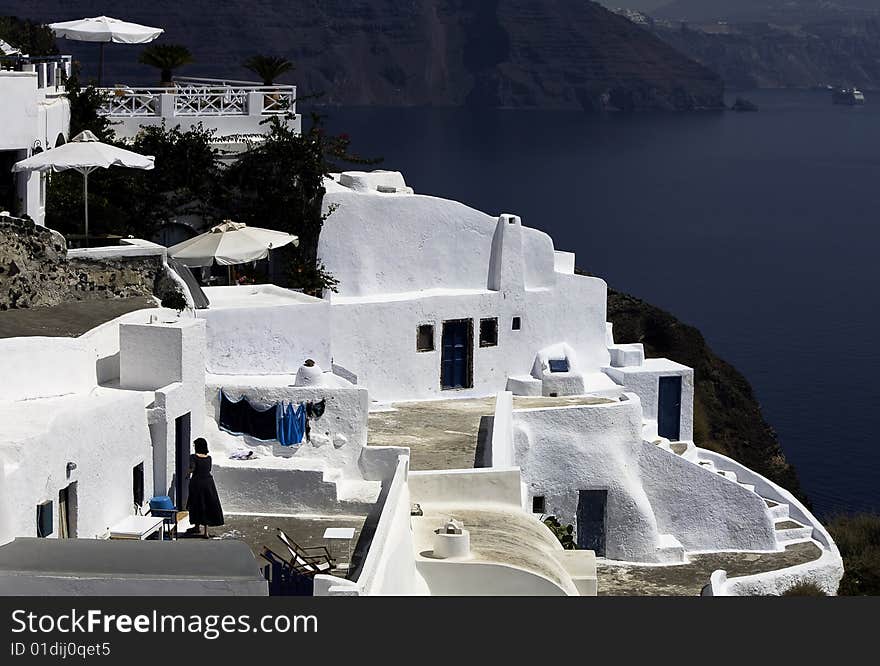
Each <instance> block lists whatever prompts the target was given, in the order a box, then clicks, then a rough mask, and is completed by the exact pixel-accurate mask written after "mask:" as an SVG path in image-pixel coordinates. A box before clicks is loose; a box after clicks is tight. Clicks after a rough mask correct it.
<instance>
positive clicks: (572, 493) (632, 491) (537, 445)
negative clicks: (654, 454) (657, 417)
mask: <svg viewBox="0 0 880 666" xmlns="http://www.w3.org/2000/svg"><path fill="white" fill-rule="evenodd" d="M625 397H626V398H627V399H626V400H624V401H621V402H611V403H606V404H600V405H582V406H574V407H562V408H549V409H525V410H515V411H514V412H513V419H514V439H515V443H516V460H517V462H518V464H519V466H520V468H521V470H522V477H523V480H524V481H525V483H526V484H527V486H528V493H529V497H534V496H536V495H541V496H544V498H545V503H546V513H547V514H553V515H555V516H556V517H557V518H559V520H560V521H561V522H563V524H565V523H570V524H573V525H575V529H577V505H578V491H579V490H590V489H597V490H603V489H604V490H607V491H608V503H607V506H606V526H607V529H606V555H607V557H609V558H612V559H618V560H629V561H642V562H653V561H656V560H657V559H658V557H659V555H658V552H657V546H658V544H659V531H658V527H657V521H656V519H655V517H654V511H653V509H652V506H651V502H650V499H649V498H648V496H647V494H646V493H645V490H644V488H643V486H642V479H641V476H640V466H639V457H640V456H641V454H642V439H641V428H642V410H641V405H640V403H639V399H638V397H636V396H635V395H633V394H631V393H628V394H626V395H625Z"/></svg>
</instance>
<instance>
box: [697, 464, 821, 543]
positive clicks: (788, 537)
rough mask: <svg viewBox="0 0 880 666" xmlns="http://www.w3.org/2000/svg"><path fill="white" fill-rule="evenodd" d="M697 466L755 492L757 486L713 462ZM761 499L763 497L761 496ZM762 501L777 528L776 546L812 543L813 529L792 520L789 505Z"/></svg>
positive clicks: (767, 500) (769, 500) (763, 498)
mask: <svg viewBox="0 0 880 666" xmlns="http://www.w3.org/2000/svg"><path fill="white" fill-rule="evenodd" d="M697 464H698V465H699V466H700V467H702V468H703V469H705V470H706V471H707V472H712V473H714V474H718V475H719V476H723V477H724V478H725V479H727V480H728V481H731V482H733V483H737V484H739V485H740V486H742V487H743V488H745V489H746V490H748V491H749V492H752V493H754V492H755V486H754V485H753V484H751V483H743V482H741V481H738V480H737V478H736V474H735V473H734V472H731V471H726V470H722V469H718V468H716V467H715V463H713V462H712V461H711V460H698V461H697ZM755 494H757V493H755ZM759 497H761V496H760V495H759ZM761 499H762V500H764V504H765V505H766V506H767V515H768V516H769V517H770V520H771V521H772V522H773V526H774V527H775V528H776V545H777V546H778V547H779V549H780V550H783V549H785V547H786V546H788V545H791V544H793V543H800V542H803V541H810V540H811V539H812V537H813V528H812V527H809V526H807V525H804V524H802V523H800V522H798V521H796V520H794V519H793V518H791V517H790V516H789V512H788V509H789V507H788V504H786V503H785V502H777V501H775V500H772V499H768V498H766V497H761Z"/></svg>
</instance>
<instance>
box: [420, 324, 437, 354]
mask: <svg viewBox="0 0 880 666" xmlns="http://www.w3.org/2000/svg"><path fill="white" fill-rule="evenodd" d="M416 351H420V352H429V351H434V325H433V324H422V325H421V326H419V329H418V331H417V333H416Z"/></svg>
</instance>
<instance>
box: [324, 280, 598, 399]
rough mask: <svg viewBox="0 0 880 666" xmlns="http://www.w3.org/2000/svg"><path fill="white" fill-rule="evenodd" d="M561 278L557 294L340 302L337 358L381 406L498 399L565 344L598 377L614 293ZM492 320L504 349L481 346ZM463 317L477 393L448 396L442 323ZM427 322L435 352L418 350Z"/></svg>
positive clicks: (427, 295) (424, 295)
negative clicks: (515, 326)
mask: <svg viewBox="0 0 880 666" xmlns="http://www.w3.org/2000/svg"><path fill="white" fill-rule="evenodd" d="M557 277H558V282H557V288H556V289H552V290H537V291H519V292H511V293H505V292H501V291H490V290H482V291H477V292H443V291H439V292H437V291H426V292H420V293H417V294H409V295H401V297H399V298H395V297H386V298H376V299H373V300H360V299H353V300H348V299H339V298H336V297H334V299H333V301H332V303H333V305H332V311H331V314H332V321H333V351H332V353H333V360H334V362H335V363H338V364H340V365H342V366H344V367H345V368H347V369H348V370H350V371H351V372H353V373H354V374H356V375H357V377H358V384H359V385H363V386H366V387H367V388H369V390H370V394H371V396H372V397H373V398H374V399H376V400H394V399H417V398H431V397H459V396H460V397H464V396H468V395H491V394H493V393H495V392H497V391H498V390H500V389H503V388H504V387H505V386H506V384H507V378H508V377H509V376H512V375H528V374H529V372H530V370H531V368H532V364H533V363H534V360H535V355H536V354H537V352H538V351H539V350H540V349H542V348H544V347H547V346H548V345H551V344H556V343H559V342H563V341H565V342H567V343H568V344H569V345H570V346H571V347H572V348H574V349H575V350H576V351H577V354H578V359H579V362H580V364H581V367H582V368H584V369H585V371H590V370H592V371H594V372H598V371H599V368H600V367H602V366H604V365H607V364H608V351H607V348H606V347H605V323H604V319H605V299H606V293H607V287H606V285H605V283H604V282H603V281H602V280H597V279H595V278H586V277H581V276H575V275H569V276H564V275H560V276H557ZM572 303H576V304H577V306H576V307H573V306H572ZM493 317H497V318H498V344H497V346H493V347H481V346H480V343H479V326H480V319H483V318H493ZM513 317H520V320H521V329H520V330H512V321H513ZM456 319H471V320H472V321H473V327H474V339H473V347H472V358H473V388H472V389H463V390H455V391H443V390H441V385H440V363H441V357H442V350H441V340H442V331H443V322H444V321H449V320H456ZM423 324H432V325H433V326H434V350H433V351H428V352H419V351H417V348H416V332H417V329H418V327H419V326H420V325H423ZM325 367H327V366H325Z"/></svg>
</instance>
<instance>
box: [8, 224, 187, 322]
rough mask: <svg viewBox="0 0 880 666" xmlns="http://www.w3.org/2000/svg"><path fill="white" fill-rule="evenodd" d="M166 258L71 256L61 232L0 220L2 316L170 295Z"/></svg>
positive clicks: (173, 287) (171, 287)
mask: <svg viewBox="0 0 880 666" xmlns="http://www.w3.org/2000/svg"><path fill="white" fill-rule="evenodd" d="M175 288H176V286H175V285H174V284H173V283H171V284H169V283H168V280H167V279H166V278H165V268H164V265H163V263H162V258H161V257H158V256H147V257H124V258H85V257H68V256H67V243H66V242H65V241H64V238H63V237H62V236H61V234H59V233H58V232H56V231H52V230H51V229H47V228H46V227H41V226H38V225H36V224H34V223H33V222H29V221H25V220H9V219H6V220H4V219H3V218H0V311H3V310H15V309H23V308H35V307H46V306H52V305H58V304H59V303H65V302H70V301H91V300H103V299H113V298H132V297H135V296H141V297H151V296H153V295H154V294H157V295H159V296H160V297H161V296H165V295H167V293H168V292H169V290H172V289H175Z"/></svg>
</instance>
